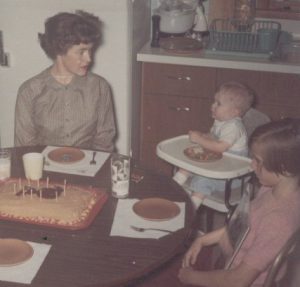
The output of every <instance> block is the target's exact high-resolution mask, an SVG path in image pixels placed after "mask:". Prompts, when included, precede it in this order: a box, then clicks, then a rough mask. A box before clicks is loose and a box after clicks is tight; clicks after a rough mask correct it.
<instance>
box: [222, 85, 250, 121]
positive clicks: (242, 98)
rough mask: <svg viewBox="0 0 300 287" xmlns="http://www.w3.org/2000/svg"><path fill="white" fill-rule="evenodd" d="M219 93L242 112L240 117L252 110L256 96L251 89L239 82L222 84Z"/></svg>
mask: <svg viewBox="0 0 300 287" xmlns="http://www.w3.org/2000/svg"><path fill="white" fill-rule="evenodd" d="M217 93H221V94H223V95H226V96H227V97H228V100H229V101H230V103H231V104H232V105H233V106H234V107H235V108H237V109H238V110H239V111H240V116H243V115H244V114H245V113H246V112H247V111H248V110H249V109H250V107H251V106H252V104H253V101H254V94H253V92H252V91H251V89H250V88H248V87H247V86H245V85H243V84H241V83H238V82H227V83H224V84H222V85H221V86H220V87H219V89H218V90H217Z"/></svg>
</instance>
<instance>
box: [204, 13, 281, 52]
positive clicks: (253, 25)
mask: <svg viewBox="0 0 300 287" xmlns="http://www.w3.org/2000/svg"><path fill="white" fill-rule="evenodd" d="M280 31H281V25H280V23H278V22H275V21H258V20H253V21H251V22H243V21H241V20H239V19H214V20H213V21H212V23H211V25H210V28H209V32H210V40H209V47H208V49H209V50H212V51H226V52H235V53H236V52H243V53H249V54H251V53H256V54H267V55H272V54H273V53H274V52H275V50H276V47H277V43H278V39H279V35H280Z"/></svg>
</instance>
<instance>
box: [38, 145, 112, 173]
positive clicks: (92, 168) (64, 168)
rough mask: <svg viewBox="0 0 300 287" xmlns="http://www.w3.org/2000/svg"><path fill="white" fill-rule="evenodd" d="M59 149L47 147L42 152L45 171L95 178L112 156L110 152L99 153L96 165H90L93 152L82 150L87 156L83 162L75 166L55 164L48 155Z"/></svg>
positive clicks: (96, 157)
mask: <svg viewBox="0 0 300 287" xmlns="http://www.w3.org/2000/svg"><path fill="white" fill-rule="evenodd" d="M57 148H58V147H55V146H47V147H46V148H45V149H44V150H43V151H42V154H43V155H44V156H45V165H44V170H46V171H54V172H60V173H68V174H76V175H82V176H95V174H96V173H97V172H98V170H99V169H100V168H101V167H102V166H103V164H104V163H105V161H106V160H107V159H108V157H109V155H110V153H108V152H101V151H97V153H96V156H95V160H96V164H90V161H91V159H92V157H93V151H91V150H84V149H82V151H83V152H84V154H85V157H84V158H83V159H82V160H81V161H79V162H76V163H74V164H61V163H55V162H54V161H52V160H50V159H49V158H48V153H49V152H50V151H52V150H55V149H57Z"/></svg>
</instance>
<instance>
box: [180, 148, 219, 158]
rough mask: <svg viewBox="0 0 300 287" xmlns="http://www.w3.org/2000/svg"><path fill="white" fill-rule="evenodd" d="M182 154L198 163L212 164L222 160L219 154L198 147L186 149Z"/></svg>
mask: <svg viewBox="0 0 300 287" xmlns="http://www.w3.org/2000/svg"><path fill="white" fill-rule="evenodd" d="M183 153H184V154H185V155H186V156H187V157H188V158H189V159H191V160H194V161H198V162H212V161H216V160H219V159H221V158H222V154H221V153H216V152H213V151H210V150H205V149H202V148H201V147H200V146H191V147H188V148H186V149H185V150H184V151H183Z"/></svg>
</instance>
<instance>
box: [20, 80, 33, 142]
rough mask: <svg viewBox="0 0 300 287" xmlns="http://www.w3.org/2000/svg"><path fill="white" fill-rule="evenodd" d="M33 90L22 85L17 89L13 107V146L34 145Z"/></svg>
mask: <svg viewBox="0 0 300 287" xmlns="http://www.w3.org/2000/svg"><path fill="white" fill-rule="evenodd" d="M34 93H35V91H34V90H33V89H31V88H30V87H29V86H25V85H22V86H21V87H20V89H19V91H18V96H17V101H16V107H15V146H28V145H36V144H37V138H36V129H35V125H34V121H33V114H34V108H33V100H32V95H34Z"/></svg>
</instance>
